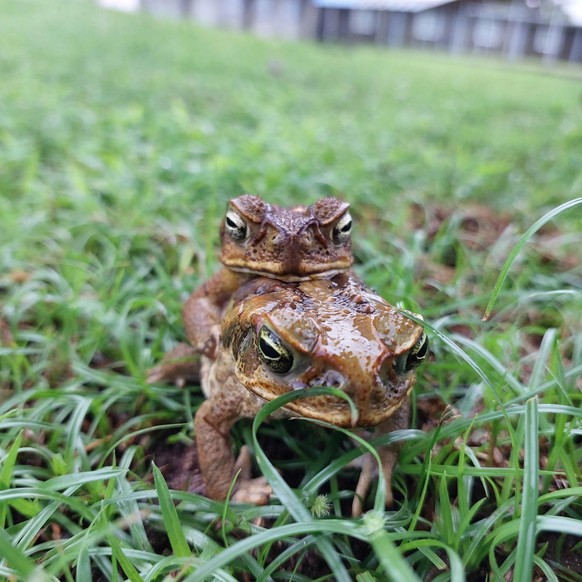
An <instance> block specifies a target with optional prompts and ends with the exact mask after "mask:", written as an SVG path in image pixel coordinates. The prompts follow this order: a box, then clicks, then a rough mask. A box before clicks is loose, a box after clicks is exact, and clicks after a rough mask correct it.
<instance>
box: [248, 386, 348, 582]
mask: <svg viewBox="0 0 582 582" xmlns="http://www.w3.org/2000/svg"><path fill="white" fill-rule="evenodd" d="M330 393H331V394H333V395H334V396H339V397H341V398H344V399H346V400H348V402H349V401H350V400H349V398H347V396H346V395H345V393H343V392H341V391H340V390H334V389H332V388H310V389H309V390H297V391H295V392H288V393H287V394H283V395H282V396H279V397H278V398H276V399H275V400H273V401H272V402H269V403H268V404H266V405H265V406H263V407H262V408H261V410H260V411H259V413H258V414H257V415H256V416H255V418H254V420H253V427H252V434H253V445H254V448H255V454H256V458H257V463H258V465H259V467H260V469H261V472H262V473H263V475H264V476H265V477H266V478H267V480H268V481H269V483H270V484H271V485H272V487H273V490H274V491H275V493H276V494H277V496H278V497H279V499H280V500H281V502H282V503H283V505H284V506H285V507H286V508H287V510H288V511H289V513H290V514H291V515H292V516H293V518H294V519H295V520H296V521H298V522H310V521H312V516H311V512H310V511H309V510H308V509H307V508H306V507H305V506H304V505H303V503H302V502H301V501H300V500H299V499H298V497H297V495H295V493H294V492H293V490H292V489H291V488H290V487H289V485H287V483H286V482H285V480H284V479H283V478H282V477H281V475H280V474H279V472H278V471H277V470H276V469H275V467H274V466H273V464H272V463H271V461H270V460H269V459H268V457H267V455H266V454H265V453H264V451H263V450H262V448H261V446H260V445H259V442H258V438H257V432H258V429H259V427H260V425H261V424H262V423H263V422H265V420H266V419H267V418H268V417H269V416H270V415H271V414H272V413H273V412H274V411H275V410H277V409H278V408H281V407H282V406H284V405H285V404H287V403H288V402H291V401H293V400H297V399H298V398H304V397H307V396H315V395H319V394H330ZM353 412H354V411H353ZM316 544H317V547H318V548H319V551H320V552H321V553H322V555H323V557H324V558H325V560H326V561H327V563H328V565H329V567H330V568H331V569H332V572H333V573H334V576H335V577H336V579H337V580H344V581H346V582H348V581H349V580H350V576H349V574H348V572H347V570H346V569H345V566H344V565H343V563H342V561H341V558H340V557H339V555H338V553H337V552H336V550H335V548H334V547H333V544H332V543H331V542H330V541H329V540H328V539H326V538H320V539H317V541H316Z"/></svg>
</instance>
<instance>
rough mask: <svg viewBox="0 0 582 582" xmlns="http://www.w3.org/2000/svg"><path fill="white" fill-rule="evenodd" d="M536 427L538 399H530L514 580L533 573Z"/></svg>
mask: <svg viewBox="0 0 582 582" xmlns="http://www.w3.org/2000/svg"><path fill="white" fill-rule="evenodd" d="M538 426H539V421H538V399H537V397H534V398H530V399H529V400H528V401H527V402H526V409H525V426H524V437H525V438H524V441H525V442H524V448H525V460H524V465H523V494H522V502H521V503H522V504H521V516H520V522H519V533H518V537H517V554H516V557H515V570H514V576H515V580H531V577H532V572H533V557H534V553H535V544H536V518H537V514H538V487H539V475H538V471H539V444H538V439H539V435H538Z"/></svg>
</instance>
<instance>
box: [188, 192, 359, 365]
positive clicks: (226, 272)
mask: <svg viewBox="0 0 582 582" xmlns="http://www.w3.org/2000/svg"><path fill="white" fill-rule="evenodd" d="M348 206H349V205H348V204H347V203H346V202H342V201H341V200H338V199H337V198H322V199H321V200H318V201H317V202H316V203H315V204H313V205H311V206H308V207H305V206H297V207H295V208H281V207H279V206H275V205H272V204H268V203H266V202H265V201H264V200H262V199H261V198H259V197H258V196H250V195H244V196H239V197H238V198H234V199H233V200H231V201H230V202H229V205H228V209H227V212H226V215H225V217H224V220H223V222H222V225H221V228H220V239H221V244H222V252H221V256H220V260H221V262H222V264H223V265H224V267H225V268H224V269H222V270H220V271H219V272H218V273H216V274H215V275H214V276H213V277H211V278H210V279H209V280H208V281H206V282H205V283H203V284H202V285H201V286H200V287H199V288H198V289H196V290H195V291H194V292H193V293H192V294H191V295H190V297H189V299H188V300H187V301H186V303H185V305H184V308H183V311H182V315H183V319H184V326H185V328H186V335H187V337H188V340H189V341H190V344H191V345H192V346H193V347H194V350H195V351H196V352H198V353H203V354H205V355H213V354H214V351H215V349H216V347H217V342H218V326H219V321H220V316H221V313H222V310H223V308H224V307H225V305H226V304H227V303H228V301H229V299H230V298H231V296H232V294H233V293H234V291H235V290H236V289H238V288H239V287H240V286H241V285H242V284H243V283H244V282H246V281H248V280H249V279H250V278H252V277H255V276H263V277H272V278H276V279H279V280H282V281H304V280H308V279H315V278H330V277H333V276H335V275H337V274H338V273H340V272H345V271H347V270H349V268H350V267H351V265H352V262H353V259H352V252H351V229H352V218H351V216H350V213H349V211H348Z"/></svg>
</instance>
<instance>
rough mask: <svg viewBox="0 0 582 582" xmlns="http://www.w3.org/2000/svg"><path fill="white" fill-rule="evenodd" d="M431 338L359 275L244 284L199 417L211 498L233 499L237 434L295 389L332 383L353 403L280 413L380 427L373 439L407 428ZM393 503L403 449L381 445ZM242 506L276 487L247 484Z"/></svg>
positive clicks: (333, 401)
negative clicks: (233, 433) (244, 421)
mask: <svg viewBox="0 0 582 582" xmlns="http://www.w3.org/2000/svg"><path fill="white" fill-rule="evenodd" d="M427 349H428V342H427V339H426V335H425V334H424V331H423V328H422V326H421V325H419V324H417V323H415V322H414V321H412V319H410V318H408V317H407V316H406V315H405V314H403V313H402V312H401V311H399V310H397V309H395V308H394V307H392V306H390V305H389V304H388V303H387V302H386V301H384V300H383V299H382V298H381V297H379V296H377V295H375V294H374V293H373V292H371V291H370V290H369V289H367V288H366V287H364V286H363V285H362V284H361V283H360V282H358V281H356V280H354V279H352V278H350V277H347V276H345V277H337V278H336V279H335V280H333V281H331V280H326V279H321V280H313V281H305V282H298V283H295V284H293V283H287V284H283V283H280V282H277V281H274V280H268V279H255V280H253V281H251V282H249V283H247V284H246V285H244V286H243V287H241V288H240V289H239V290H238V291H237V292H236V293H235V294H234V296H233V300H232V302H231V303H230V305H229V306H228V307H227V308H226V309H225V311H224V314H223V319H222V326H221V344H220V347H219V349H218V352H217V354H216V358H214V359H210V358H205V359H204V364H203V376H202V389H203V391H204V394H205V396H206V398H207V400H205V401H204V402H203V404H202V405H201V407H200V408H199V410H198V412H197V413H196V418H195V430H196V439H197V447H198V456H199V461H200V468H201V471H202V475H203V478H204V481H205V484H206V488H207V493H208V495H209V496H210V497H212V498H214V499H224V498H225V497H226V495H227V493H228V490H229V487H230V486H231V483H232V480H233V478H234V475H235V459H234V457H233V454H232V451H231V442H230V437H229V431H230V429H231V427H232V425H233V424H234V423H235V422H236V421H237V420H238V419H239V418H242V417H252V416H254V415H255V414H256V413H257V411H258V410H259V408H260V407H261V406H262V405H263V404H264V403H265V402H268V401H271V400H273V399H274V398H276V397H277V396H279V395H281V394H284V393H286V392H289V391H292V390H297V389H300V388H307V389H309V388H310V387H314V386H332V387H336V388H338V389H340V390H342V391H344V392H345V393H346V394H347V395H349V396H350V398H351V399H352V400H353V402H354V404H355V406H356V410H357V414H356V415H355V416H354V415H352V414H351V412H350V407H349V405H348V404H347V402H346V401H345V400H343V399H341V398H338V397H334V396H330V395H324V396H315V397H309V398H302V399H299V400H295V401H293V402H291V403H289V404H288V405H287V406H286V407H285V408H282V409H280V410H279V414H280V415H281V416H294V417H304V418H312V419H318V420H324V421H327V422H330V423H332V424H334V425H337V426H342V427H354V428H356V427H372V426H373V427H376V428H375V431H374V434H375V436H377V435H378V434H383V433H388V432H391V431H393V430H397V429H401V428H406V427H407V426H408V415H409V395H410V392H411V390H412V387H413V385H414V381H415V375H414V368H415V367H416V366H417V365H418V364H419V363H420V362H421V361H422V359H423V358H424V357H425V355H426V353H427ZM378 452H379V454H380V457H381V460H382V464H383V470H384V476H385V478H386V500H387V503H390V502H391V500H392V487H391V478H392V470H393V467H394V463H395V461H396V456H397V451H396V450H394V449H391V448H388V447H382V448H380V449H379V451H378ZM370 480H371V467H368V469H367V470H364V471H363V472H362V474H361V476H360V482H359V484H358V487H357V489H356V493H357V495H356V498H355V499H354V506H353V511H354V513H355V514H357V513H359V512H360V511H361V499H362V498H363V497H365V494H366V492H367V489H368V486H369V483H370ZM234 498H235V500H247V501H248V500H250V501H252V502H255V503H266V502H267V499H268V490H265V489H264V488H263V489H261V490H260V491H258V492H257V488H256V487H254V486H253V482H252V481H239V482H238V483H237V486H236V490H235V497H234Z"/></svg>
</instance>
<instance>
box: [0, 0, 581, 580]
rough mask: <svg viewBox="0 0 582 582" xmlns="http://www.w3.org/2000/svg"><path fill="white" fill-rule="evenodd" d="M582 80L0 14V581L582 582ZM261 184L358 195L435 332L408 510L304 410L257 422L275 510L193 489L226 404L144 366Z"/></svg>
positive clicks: (371, 254) (300, 194)
mask: <svg viewBox="0 0 582 582" xmlns="http://www.w3.org/2000/svg"><path fill="white" fill-rule="evenodd" d="M580 78H581V75H580V71H579V70H578V69H561V70H558V71H555V70H546V69H542V68H540V67H538V66H537V65H535V64H531V63H530V64H528V65H527V66H517V65H515V66H509V65H506V64H504V63H501V62H498V61H492V60H486V59H476V58H475V59H469V58H467V59H459V58H454V59H453V58H449V57H447V56H446V55H441V54H439V55H430V54H425V53H412V52H395V51H385V50H380V49H374V48H347V47H341V46H324V47H322V46H316V45H311V44H309V43H305V44H291V43H289V44H288V43H281V42H275V41H264V40H259V39H256V38H253V37H250V36H245V35H238V34H232V33H227V32H220V31H210V30H203V29H198V28H196V27H194V26H193V25H190V24H187V23H177V22H169V21H156V20H153V19H151V18H148V17H146V16H143V15H126V14H117V13H107V12H102V11H99V10H98V9H97V8H96V7H94V6H93V5H92V4H89V3H86V2H81V1H66V0H61V1H57V0H44V1H41V0H22V1H20V2H11V1H9V0H0V196H1V200H2V211H1V212H0V241H1V243H0V526H1V529H0V556H2V560H1V561H0V578H5V579H29V580H43V579H47V580H66V581H73V580H77V581H83V582H84V581H86V580H91V579H93V580H105V581H110V580H111V581H115V580H125V579H129V580H132V581H137V580H165V579H168V580H169V579H171V580H189V581H191V580H202V579H204V578H205V577H206V576H207V577H208V578H207V579H209V580H210V579H217V580H233V579H242V580H250V579H257V580H270V579H273V580H291V579H292V580H297V581H301V580H311V579H316V578H317V579H324V580H325V579H329V580H340V581H344V580H350V579H353V580H358V581H359V582H370V581H373V580H386V579H393V580H399V581H400V580H403V581H408V580H410V581H412V580H439V581H443V580H450V579H452V580H455V581H460V580H465V579H466V580H474V581H480V580H502V579H506V580H507V579H510V578H511V576H513V579H514V580H516V581H517V580H520V581H521V580H529V579H532V580H550V581H553V580H566V581H580V580H582V577H581V575H580V572H582V549H581V544H580V537H581V536H582V502H581V499H582V475H581V466H582V450H581V448H580V442H581V436H582V412H581V410H582V407H581V401H582V398H581V391H582V379H581V378H582V317H581V315H580V314H581V313H582V205H580V204H577V205H574V204H572V205H571V206H570V207H569V208H567V209H565V210H564V211H563V212H560V213H557V212H556V213H555V216H553V217H552V216H549V215H548V214H547V213H550V212H552V210H553V209H556V208H558V207H560V205H564V204H566V203H567V202H568V201H571V200H574V199H576V198H578V197H580V196H582V163H581V159H582V158H581V152H582V85H581V84H580ZM243 192H252V193H257V194H260V195H262V196H263V197H265V198H266V199H268V200H269V201H270V202H273V203H279V204H298V203H311V202H313V201H315V200H316V199H317V198H318V197H321V196H326V195H335V196H339V197H342V198H344V199H346V200H348V201H349V202H350V203H351V205H352V212H353V216H354V219H355V230H354V242H355V249H354V253H355V256H356V270H357V272H358V274H359V275H361V276H362V277H363V278H364V279H365V281H366V282H367V283H368V284H369V285H371V286H373V287H374V288H375V289H376V290H377V291H378V292H379V293H380V294H381V295H382V296H384V297H386V298H387V299H388V300H389V301H390V302H391V303H394V304H398V305H401V306H403V307H405V308H408V309H412V310H414V311H416V312H420V313H422V314H423V315H424V317H425V320H426V322H427V325H428V328H429V335H430V338H431V347H432V354H431V356H430V360H429V362H428V363H425V364H424V365H423V366H422V367H421V368H420V369H419V374H418V381H417V385H416V388H415V398H414V406H413V409H414V412H413V418H412V423H411V427H412V428H411V429H410V430H407V431H402V432H401V433H398V434H397V435H395V437H394V438H397V439H399V440H401V441H402V442H403V448H402V453H401V455H400V460H399V463H398V465H397V467H396V472H395V478H394V490H395V504H394V506H393V507H392V508H391V510H390V511H385V510H384V508H383V503H382V496H381V491H380V493H379V494H378V495H376V496H374V495H372V496H371V497H370V499H369V500H368V503H367V505H366V509H367V513H365V514H364V516H363V517H362V518H358V519H355V518H352V517H351V516H350V513H349V507H350V505H351V498H352V495H353V491H354V487H355V484H356V481H357V474H356V472H355V471H354V470H353V469H351V468H349V467H348V468H346V465H347V464H348V463H349V461H350V460H351V459H352V458H353V457H354V456H355V455H356V454H357V451H356V450H355V449H354V445H353V443H352V441H351V440H350V439H349V438H347V437H346V436H345V435H344V434H343V433H342V432H341V431H338V430H334V429H332V428H326V427H322V426H319V425H316V424H314V423H309V422H307V421H292V422H290V421H287V422H283V421H279V422H272V423H268V422H267V423H263V422H262V420H263V419H258V420H257V421H256V422H255V423H254V424H253V423H250V422H241V423H239V424H237V426H236V428H235V431H234V436H235V440H236V443H237V446H240V445H241V444H242V443H245V442H246V443H247V444H249V445H250V446H251V448H252V449H253V450H254V453H255V456H256V457H258V458H259V459H260V465H261V468H262V471H263V472H264V473H265V475H266V476H267V477H268V478H269V480H270V481H271V483H272V485H273V488H274V491H275V495H274V496H273V497H272V500H271V503H270V505H268V506H265V507H258V508H257V507H250V506H235V505H232V506H228V505H226V506H225V505H224V504H223V503H219V502H215V501H211V500H208V499H207V498H205V497H203V496H201V495H200V494H198V493H197V492H196V491H197V489H196V478H195V477H196V467H195V466H194V465H192V463H190V465H188V463H187V462H188V461H191V455H190V451H191V450H192V444H193V442H194V436H195V435H194V434H193V424H192V418H193V415H194V413H195V411H196V409H197V407H198V406H199V404H200V402H201V401H202V394H201V392H200V389H199V387H197V386H187V387H183V388H180V387H176V386H168V385H164V384H154V385H148V384H147V382H146V376H147V371H148V369H149V368H151V367H152V366H154V365H155V364H157V363H158V362H159V361H160V360H161V358H162V356H163V354H164V353H165V352H167V351H168V350H169V349H171V348H172V347H173V346H175V345H176V344H177V343H178V342H180V341H183V340H184V330H183V327H182V323H181V319H180V310H181V305H182V303H183V302H184V300H185V299H186V297H187V296H188V295H189V293H190V292H191V291H192V290H193V289H194V288H195V287H196V286H197V285H198V284H199V283H201V282H202V281H203V280H205V279H206V278H208V276H209V275H210V274H212V273H213V272H215V271H216V270H217V269H218V267H219V263H218V260H217V254H218V226H219V223H220V220H221V218H222V215H223V213H224V209H225V205H226V202H227V200H228V199H229V198H231V197H233V196H237V195H239V194H241V193H243ZM544 216H546V218H547V220H545V221H544V224H543V225H541V227H540V228H536V229H535V232H530V234H528V236H527V237H526V238H525V239H522V242H525V241H526V242H525V244H524V245H523V246H516V245H518V242H519V241H520V238H521V237H522V235H523V234H524V233H526V231H527V230H528V229H529V228H530V227H531V226H532V225H534V224H535V223H536V221H537V220H539V219H541V218H542V217H544ZM550 218H551V220H550ZM532 230H533V229H532ZM517 251H519V252H517ZM512 252H513V254H514V255H515V253H516V252H517V254H516V256H515V259H514V260H513V261H511V262H510V263H508V265H509V270H508V276H507V278H506V279H505V280H504V282H503V284H502V285H501V287H500V288H499V290H498V292H497V291H495V292H494V289H495V284H496V281H497V280H498V276H499V274H500V272H501V271H502V269H503V265H504V263H505V261H506V259H507V258H508V257H510V256H511V254H512ZM492 296H493V297H494V299H495V301H494V304H493V305H492V312H491V315H490V317H489V319H488V320H486V321H482V317H483V314H484V312H485V309H486V306H487V304H488V302H489V300H490V298H491V297H492ZM263 416H264V415H263ZM180 461H185V462H186V465H184V464H178V462H180ZM158 468H159V470H158ZM256 470H257V472H258V468H256ZM190 475H192V476H193V477H192V479H189V478H188V477H189V476H190ZM185 476H186V477H185ZM188 481H192V482H191V483H188Z"/></svg>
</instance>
